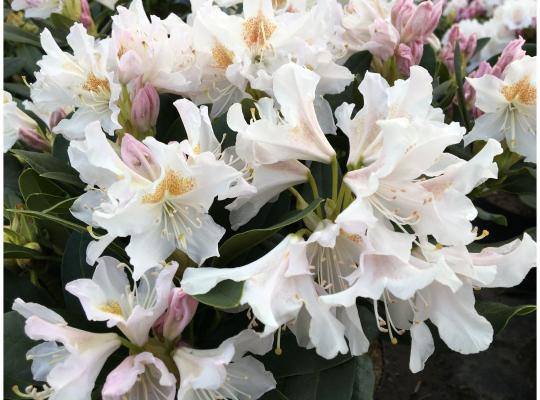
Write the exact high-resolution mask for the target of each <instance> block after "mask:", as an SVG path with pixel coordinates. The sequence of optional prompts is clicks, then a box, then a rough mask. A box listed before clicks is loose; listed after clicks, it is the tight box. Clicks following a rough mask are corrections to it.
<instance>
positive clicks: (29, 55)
mask: <svg viewBox="0 0 540 400" xmlns="http://www.w3.org/2000/svg"><path fill="white" fill-rule="evenodd" d="M17 56H18V57H19V59H20V60H22V61H23V67H24V70H25V71H26V73H27V74H28V75H33V74H34V72H35V71H36V70H37V68H38V66H37V62H38V61H39V60H40V59H41V57H42V56H43V53H42V52H41V50H40V49H38V48H36V47H31V46H20V47H18V48H17Z"/></svg>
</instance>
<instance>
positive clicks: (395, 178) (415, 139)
mask: <svg viewBox="0 0 540 400" xmlns="http://www.w3.org/2000/svg"><path fill="white" fill-rule="evenodd" d="M365 81H366V84H365V86H363V87H362V88H361V90H362V91H363V93H365V94H366V100H365V101H366V105H365V108H364V109H362V110H361V111H360V112H359V113H358V114H357V116H355V118H354V119H353V120H351V119H350V113H351V111H352V108H350V106H348V105H343V106H341V107H340V108H339V109H338V110H337V111H336V113H337V114H338V126H340V127H342V129H343V130H344V132H345V133H346V134H347V135H348V136H349V141H350V143H351V157H349V161H348V164H349V166H352V168H359V169H355V170H353V171H351V172H348V173H347V174H346V175H345V177H344V181H345V183H346V184H347V185H348V186H349V187H350V188H351V190H352V191H353V193H354V194H355V196H356V200H355V202H359V203H361V204H359V205H358V207H361V208H362V209H363V210H365V211H364V212H372V213H373V216H375V217H376V218H377V219H380V218H382V219H384V220H388V221H391V222H392V223H394V224H396V226H398V227H401V228H400V229H401V230H403V227H404V226H405V225H410V226H411V227H412V228H413V229H414V231H415V232H416V233H417V234H419V235H433V236H435V238H436V239H437V240H438V241H440V242H441V243H445V244H458V243H465V244H466V243H470V242H471V241H472V240H474V238H475V237H476V232H475V231H473V229H472V226H471V224H470V221H472V220H473V219H474V218H475V217H476V209H475V208H474V205H473V204H472V202H471V201H470V200H469V199H468V198H467V197H466V194H468V193H469V192H470V191H471V190H472V189H473V188H474V187H475V186H477V185H479V184H480V183H482V182H483V181H484V180H486V179H488V178H496V176H497V167H496V164H495V163H493V157H494V156H495V155H497V154H499V153H500V152H501V151H502V150H501V148H500V146H499V145H498V144H497V143H496V142H490V143H489V145H488V146H486V148H485V149H483V151H482V152H481V153H479V154H477V155H476V156H475V157H474V158H473V159H472V160H470V161H469V162H467V163H466V162H464V160H461V159H459V158H457V157H454V156H452V155H450V154H446V153H444V150H445V149H446V147H447V146H449V145H451V144H455V143H458V142H459V141H460V140H461V139H462V137H463V134H464V133H465V130H464V129H463V128H461V127H460V126H459V124H457V123H451V124H445V123H444V122H443V120H442V119H443V115H442V112H441V110H439V109H434V108H433V107H431V105H430V103H431V91H432V89H431V83H430V82H431V77H430V76H429V74H428V73H427V71H425V70H424V69H423V68H421V67H412V68H411V76H410V78H409V79H408V80H406V81H397V82H396V83H395V85H394V86H393V87H392V88H388V87H387V85H385V82H384V81H382V80H381V79H380V78H379V77H378V76H377V75H375V74H369V75H366V79H365ZM367 93H370V94H369V96H368V95H367ZM350 168H351V167H350ZM450 221H451V222H450Z"/></svg>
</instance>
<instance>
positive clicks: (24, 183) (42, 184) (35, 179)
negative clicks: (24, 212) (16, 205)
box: [19, 168, 66, 200]
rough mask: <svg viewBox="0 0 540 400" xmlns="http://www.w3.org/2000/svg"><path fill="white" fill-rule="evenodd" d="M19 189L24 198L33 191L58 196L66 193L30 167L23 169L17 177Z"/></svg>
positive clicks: (33, 192)
mask: <svg viewBox="0 0 540 400" xmlns="http://www.w3.org/2000/svg"><path fill="white" fill-rule="evenodd" d="M19 190H20V193H21V195H22V196H23V198H24V199H25V200H26V199H27V198H28V197H29V196H30V195H32V194H35V193H39V194H49V195H53V196H59V197H62V196H65V195H66V193H65V192H64V191H63V190H62V189H61V188H60V187H58V186H57V185H55V184H54V183H53V182H51V181H49V180H48V179H46V178H43V177H41V176H39V175H38V173H37V172H36V171H34V170H33V169H31V168H28V169H26V170H25V171H23V173H22V174H21V176H20V177H19ZM64 198H65V197H64Z"/></svg>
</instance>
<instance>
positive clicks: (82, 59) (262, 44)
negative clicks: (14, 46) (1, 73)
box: [3, 0, 536, 400]
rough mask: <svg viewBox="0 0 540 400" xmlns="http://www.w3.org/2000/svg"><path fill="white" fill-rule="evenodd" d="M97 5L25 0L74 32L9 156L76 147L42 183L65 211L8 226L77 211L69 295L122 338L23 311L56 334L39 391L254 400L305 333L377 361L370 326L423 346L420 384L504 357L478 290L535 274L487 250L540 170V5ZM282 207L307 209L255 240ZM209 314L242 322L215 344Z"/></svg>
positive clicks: (416, 367)
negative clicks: (508, 197)
mask: <svg viewBox="0 0 540 400" xmlns="http://www.w3.org/2000/svg"><path fill="white" fill-rule="evenodd" d="M99 3H101V4H94V3H93V2H91V3H90V4H89V3H88V2H87V1H86V0H80V1H79V0H77V1H74V0H69V1H67V0H66V1H59V0H58V1H54V0H47V1H44V0H43V1H30V0H14V1H13V2H12V3H11V6H12V8H13V10H15V11H18V10H24V15H25V17H26V18H31V19H34V20H35V21H40V20H47V19H48V18H51V17H54V16H55V15H56V16H57V17H56V18H59V17H58V15H60V16H61V17H62V18H67V19H68V20H69V21H71V22H72V25H71V26H70V27H69V33H68V34H67V36H66V37H59V36H58V32H57V31H55V30H54V29H52V28H51V26H50V25H45V27H44V28H43V30H42V31H41V33H40V43H41V48H42V50H43V53H44V54H43V56H42V57H41V58H40V59H39V61H37V70H36V72H35V74H34V77H33V78H32V79H29V82H30V83H28V86H29V99H28V100H25V101H24V102H18V101H16V100H18V99H14V98H13V97H12V95H11V94H10V93H8V92H4V107H3V109H4V152H5V153H6V152H8V151H10V149H11V151H12V152H13V154H15V156H17V157H23V156H24V155H25V154H27V153H29V152H27V151H24V150H20V149H21V148H27V149H28V148H29V149H32V150H33V151H34V152H42V153H43V154H49V153H50V154H52V156H56V155H55V153H56V151H57V143H61V141H62V142H64V143H65V147H66V149H67V150H66V154H65V157H66V158H67V159H69V171H70V172H69V173H71V171H72V172H73V176H72V175H69V174H68V173H67V172H60V171H58V170H54V171H51V172H50V173H48V174H47V173H43V172H47V171H38V173H39V174H37V175H38V177H37V178H36V179H50V180H52V181H54V182H57V183H58V181H59V182H60V183H58V185H57V184H56V183H52V184H53V185H54V186H56V187H57V188H64V187H67V188H68V189H66V193H70V196H71V197H70V201H69V202H68V203H66V201H68V200H66V199H65V198H61V200H62V201H61V202H59V203H57V204H55V205H52V207H51V205H50V204H48V207H41V208H40V209H38V210H36V209H34V208H32V207H31V206H30V203H29V202H28V201H27V202H26V204H25V205H24V206H22V207H19V208H20V210H19V211H17V210H16V209H15V210H10V211H12V212H14V213H15V215H18V214H17V212H19V213H20V214H21V215H30V216H33V217H36V218H44V217H45V218H49V219H50V218H51V217H50V216H51V215H53V217H54V218H56V219H55V220H54V221H55V222H58V220H60V217H59V216H58V215H60V214H59V213H60V211H58V210H59V209H62V207H64V209H65V207H66V204H68V207H69V211H70V213H71V215H70V216H68V217H66V218H67V220H66V221H67V222H66V224H70V225H67V226H69V227H73V226H75V227H78V228H80V229H79V230H82V231H87V233H88V234H89V235H90V237H91V240H90V241H89V244H88V246H87V248H85V249H84V258H85V259H86V262H87V264H88V266H86V268H87V269H88V271H90V272H87V273H85V274H83V275H82V276H81V277H80V279H76V280H73V281H69V282H63V281H62V283H63V284H64V286H65V291H66V292H67V295H68V296H71V295H73V296H76V297H77V298H78V300H79V302H80V305H81V306H82V310H84V313H85V315H86V319H87V320H88V321H94V322H106V329H107V331H106V333H93V332H90V331H87V330H82V329H79V328H76V327H74V326H72V324H71V322H69V323H68V322H67V321H69V318H68V316H64V315H63V313H62V312H61V311H60V310H58V312H57V311H53V310H52V309H49V308H46V307H44V306H42V305H40V304H37V303H32V302H25V301H23V300H22V299H20V298H18V299H16V300H15V302H14V303H13V310H14V311H16V312H17V313H19V314H20V315H22V316H23V317H24V318H25V320H26V322H25V327H24V331H25V333H26V335H27V336H28V337H29V338H30V339H32V340H35V341H41V342H40V343H39V344H37V345H36V346H35V347H32V348H31V349H30V350H28V352H27V354H26V357H27V359H28V360H31V361H32V366H31V371H32V375H33V378H34V380H35V381H38V382H42V389H41V390H39V389H37V388H36V387H32V386H30V387H28V388H26V389H25V390H24V392H23V391H21V390H20V389H19V388H16V389H15V390H16V392H17V393H18V394H19V395H20V396H21V397H23V398H32V399H41V400H43V399H47V398H49V399H52V400H73V399H81V400H89V399H91V397H92V392H93V391H95V387H96V380H98V379H100V378H98V377H99V376H103V374H105V375H104V378H101V379H102V380H103V382H102V386H101V387H100V389H99V390H100V396H101V398H103V399H106V400H116V399H118V400H119V399H140V398H144V399H152V400H158V399H169V400H172V399H175V398H176V399H181V400H187V399H193V400H196V399H200V400H203V399H204V400H207V399H232V400H249V399H257V398H259V397H261V396H262V395H263V394H264V393H266V392H268V391H270V390H272V389H274V388H275V387H276V385H277V383H276V379H275V378H274V377H273V375H272V373H271V372H270V371H269V370H267V368H266V367H265V365H264V364H263V362H261V360H262V359H263V358H262V356H264V355H265V354H267V353H269V352H270V350H271V349H272V348H274V349H275V354H277V355H281V354H282V353H283V350H282V347H281V336H282V335H283V334H288V333H284V332H285V331H287V330H288V331H290V332H291V334H293V335H294V336H295V337H296V342H297V343H298V346H300V347H304V348H307V349H314V351H315V352H316V353H317V354H318V355H319V356H320V357H322V358H324V359H333V358H335V357H337V356H338V355H340V354H350V355H352V356H360V355H362V354H365V353H367V352H368V350H369V349H370V340H369V339H368V335H366V333H365V332H366V331H367V329H366V326H367V325H368V324H369V323H370V322H373V324H374V325H375V326H376V327H377V329H378V330H379V331H380V332H384V333H385V334H387V335H388V338H389V340H390V342H391V343H393V344H397V343H398V341H399V338H400V337H401V336H402V335H407V336H410V363H409V367H410V370H411V371H412V372H418V371H421V370H422V369H423V368H424V365H425V363H426V361H427V359H428V358H429V357H430V356H431V355H432V353H433V352H434V348H435V346H434V338H433V335H435V334H436V335H437V336H438V337H440V338H441V339H442V341H444V343H446V345H447V346H448V347H449V348H450V349H452V350H454V351H456V352H459V353H462V354H471V353H477V352H480V351H483V350H486V349H487V348H488V347H489V345H490V343H491V342H492V340H493V336H494V330H493V327H492V325H491V324H490V322H489V321H488V320H487V319H486V318H485V317H484V316H482V315H481V314H479V312H478V311H477V310H476V308H475V294H474V290H478V289H481V288H494V287H503V288H508V287H512V286H516V285H518V284H519V283H520V282H521V281H522V280H523V279H524V278H525V276H526V275H527V273H528V272H529V270H530V269H531V268H533V267H535V259H536V243H535V241H534V240H533V239H532V238H531V236H530V235H529V234H528V233H524V234H523V236H522V237H521V238H516V239H514V240H511V241H509V242H508V243H506V244H503V245H490V246H485V245H482V244H483V243H484V242H482V240H483V239H485V238H486V237H487V236H488V234H489V232H488V231H487V230H486V229H484V228H483V225H485V224H483V222H481V220H479V219H478V218H479V217H481V216H480V215H479V206H478V203H477V199H479V198H484V197H486V196H489V195H491V194H493V193H494V192H497V191H498V190H499V189H500V185H501V184H502V183H503V182H504V181H505V180H506V179H507V178H508V179H512V176H513V175H512V174H516V173H517V172H515V169H512V170H511V168H512V167H513V166H518V165H519V166H521V167H522V169H527V168H528V169H529V170H534V171H535V168H536V56H531V55H529V54H527V51H526V50H527V49H526V45H525V39H524V38H526V37H528V35H530V32H529V31H530V30H535V29H536V26H535V24H536V14H535V12H536V1H533V0H527V1H524V0H519V1H518V0H505V1H498V2H495V1H487V0H484V1H482V0H472V1H449V2H445V1H436V0H434V1H431V0H428V1H421V2H414V1H413V0H349V1H346V2H339V1H337V0H318V1H296V0H284V1H276V0H244V1H243V3H242V4H239V3H241V2H240V1H234V0H233V1H226V0H220V1H218V0H215V1H212V0H207V1H194V0H192V1H191V9H190V12H189V13H187V14H185V15H180V14H177V13H174V12H171V13H167V15H162V13H160V15H161V16H156V15H148V13H147V11H146V10H145V8H144V7H143V2H142V0H133V1H132V2H131V4H129V6H124V5H120V6H118V7H117V8H116V10H115V11H114V15H112V16H111V17H110V21H109V23H108V24H104V23H103V22H102V21H101V18H99V19H98V16H97V15H96V12H97V10H104V11H102V12H103V13H105V14H104V15H107V13H111V12H113V11H107V9H104V8H103V7H102V6H103V5H104V6H106V7H108V8H110V9H113V8H114V6H115V4H114V3H115V1H105V0H103V1H102V0H100V1H99ZM342 3H345V4H342ZM495 3H497V4H495ZM145 4H146V2H145ZM100 15H101V14H100ZM36 23H38V22H36ZM36 26H40V25H39V24H38V25H36ZM47 26H49V27H47ZM49 28H50V29H49ZM430 57H431V59H432V65H431V64H430V60H428V59H429V58H430ZM492 57H493V59H491V60H489V59H490V58H492ZM359 59H361V60H366V62H363V61H360V64H362V63H364V64H366V65H365V67H364V68H363V69H359V68H360V67H358V64H359V62H358V60H359ZM426 60H427V61H426ZM441 71H442V72H441ZM443 92H444V93H443ZM441 95H443V96H442V97H447V101H443V100H441ZM358 99H360V100H358ZM163 121H171V122H172V124H168V125H164V122H163ZM173 121H174V122H173ZM217 121H219V124H218V123H217ZM473 124H474V126H473ZM471 143H472V145H470V144H471ZM29 164H30V167H32V168H33V169H35V170H37V168H36V167H35V165H34V164H32V163H31V162H29ZM55 165H56V164H55ZM66 168H68V167H67V166H66ZM316 171H324V172H323V173H321V174H319V175H318V174H317V173H316ZM66 175H69V179H68V178H66ZM74 180H75V181H74ZM52 181H51V182H52ZM326 183H327V184H326ZM64 184H67V186H62V185H64ZM77 184H78V185H77ZM40 190H41V188H40ZM55 190H56V189H55ZM77 190H78V192H76V191H77ZM74 191H75V192H76V195H71V193H73V192H74ZM22 195H23V197H24V200H25V201H26V200H27V197H28V196H27V195H25V193H22ZM53 197H54V196H53ZM56 197H58V196H56ZM51 199H52V197H50V198H49V200H51ZM278 199H281V200H279V201H282V200H283V199H285V203H286V207H287V209H286V211H291V213H292V217H290V218H287V217H288V216H290V215H291V214H288V215H287V216H284V215H282V213H279V214H278V215H277V216H275V217H277V218H278V219H279V220H280V221H282V222H281V223H278V221H270V223H269V224H268V223H267V224H266V225H263V226H261V222H260V221H261V218H260V217H261V214H262V213H263V212H262V211H261V209H262V210H267V209H268V208H269V207H271V206H270V205H268V204H269V203H274V204H277V203H276V200H278ZM51 201H52V200H51ZM291 208H292V209H293V210H291ZM218 211H219V212H218ZM51 212H52V214H51ZM482 212H483V213H485V211H483V210H482ZM25 213H26V214H25ZM60 221H61V220H60ZM276 223H277V224H276ZM17 226H19V225H17ZM17 226H15V224H13V223H12V225H11V227H10V232H11V231H13V232H15V233H17V235H18V236H17V238H18V239H17V240H19V242H17V243H16V244H17V245H20V244H24V243H23V242H24V239H25V238H26V239H28V241H30V238H29V237H28V238H27V237H26V236H25V232H26V231H25V232H22V230H21V229H19V228H17ZM269 226H270V227H269ZM253 228H255V230H253V231H252V230H251V229H253ZM239 229H240V230H241V233H237V234H235V231H237V230H239ZM28 235H30V234H28ZM36 235H37V234H35V233H32V234H31V235H30V236H31V238H32V241H34V240H37V239H36ZM270 238H272V240H270ZM267 239H268V240H267ZM21 241H22V242H21ZM224 242H225V245H223V243H224ZM233 242H234V243H233ZM263 242H264V243H263ZM220 243H221V244H222V245H221V246H220ZM231 243H232V244H231ZM261 243H263V244H266V246H259V247H258V245H259V244H261ZM227 244H228V245H229V246H227ZM231 247H235V248H234V249H233V250H232V251H231V250H230V248H231ZM111 250H114V252H113V253H114V254H117V256H115V258H113V257H111V256H109V254H113V253H111ZM227 251H229V253H226V252H227ZM240 255H242V257H239V256H240ZM223 260H224V261H223ZM69 276H72V275H69ZM90 276H91V278H90ZM62 279H63V277H62ZM225 287H233V288H236V289H238V290H237V291H236V292H237V293H239V294H238V296H237V298H236V299H233V298H232V297H233V294H232V293H233V292H234V290H232V291H230V292H228V291H227V290H226V289H224V288H225ZM216 293H217V294H216ZM227 297H229V298H227ZM223 298H226V299H225V300H230V301H229V302H227V301H225V300H223ZM216 299H218V300H220V299H221V300H223V301H224V303H223V304H225V305H222V304H218V303H219V301H218V300H216ZM221 300H220V301H221ZM200 303H201V304H200ZM366 304H368V305H369V310H371V311H372V312H371V313H370V315H371V319H367V318H363V317H362V318H361V317H360V315H361V314H360V312H359V309H360V307H365V305H366ZM212 307H215V308H216V309H220V310H221V309H226V311H228V312H231V313H233V312H234V313H244V314H245V315H246V318H244V319H243V320H242V321H243V322H242V326H241V327H240V329H236V330H235V331H232V332H231V331H230V330H228V331H227V332H229V334H228V336H230V337H229V338H228V339H225V340H224V341H222V342H221V344H219V345H218V346H217V347H216V346H214V347H212V346H207V345H205V344H202V345H201V344H200V342H199V341H198V340H197V337H195V334H194V332H195V330H194V329H195V328H194V326H195V325H196V324H195V322H197V320H198V318H200V320H202V317H201V316H200V315H201V314H202V313H201V312H200V310H201V309H212ZM215 312H216V313H218V315H221V313H222V311H215ZM216 324H217V325H219V319H218V322H216V323H215V324H213V325H209V326H208V327H206V328H205V329H208V330H211V329H215V327H216V326H217V325H216ZM93 326H96V325H93ZM231 335H232V336H231ZM228 336H226V337H228ZM126 349H127V351H126ZM249 353H250V354H251V355H250V354H249ZM255 356H257V357H255ZM281 357H286V354H283V355H281ZM102 371H105V372H102Z"/></svg>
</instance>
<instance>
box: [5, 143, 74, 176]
mask: <svg viewBox="0 0 540 400" xmlns="http://www.w3.org/2000/svg"><path fill="white" fill-rule="evenodd" d="M13 154H15V155H16V156H17V157H18V158H20V159H22V160H23V161H24V162H26V163H27V164H28V165H30V166H31V167H32V168H33V169H35V170H36V172H37V173H38V174H44V173H51V172H63V173H66V174H72V175H73V176H74V177H75V178H77V176H78V174H77V171H75V170H74V169H73V168H71V166H69V165H68V164H66V163H65V162H64V161H62V160H59V159H57V158H55V157H53V156H52V155H51V154H48V153H37V152H35V151H26V150H13Z"/></svg>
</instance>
